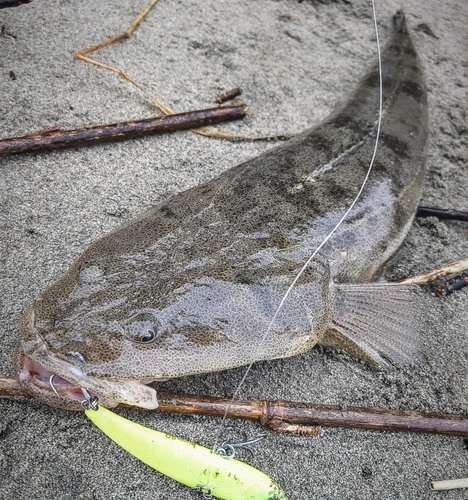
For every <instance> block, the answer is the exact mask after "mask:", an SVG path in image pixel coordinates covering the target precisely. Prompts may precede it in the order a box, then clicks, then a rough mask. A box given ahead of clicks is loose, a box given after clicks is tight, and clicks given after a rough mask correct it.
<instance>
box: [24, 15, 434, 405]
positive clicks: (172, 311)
mask: <svg viewBox="0 0 468 500" xmlns="http://www.w3.org/2000/svg"><path fill="white" fill-rule="evenodd" d="M394 21H395V32H394V35H393V37H392V39H391V40H390V41H389V43H388V44H387V46H386V47H385V49H384V51H383V54H382V72H383V95H384V101H383V121H382V129H381V134H380V138H379V149H378V154H377V157H376V159H375V163H374V166H373V169H372V172H371V176H370V177H369V180H368V181H367V183H366V185H365V188H364V191H363V193H362V196H361V197H360V198H359V200H358V202H357V203H356V205H355V206H354V208H353V210H352V211H351V213H350V215H349V217H348V218H347V219H345V221H344V222H343V224H342V225H341V227H340V228H339V229H338V231H337V232H336V234H335V235H334V237H333V238H332V239H331V240H330V241H329V242H328V243H327V244H326V245H325V246H324V247H323V248H322V249H321V251H320V253H319V255H317V257H316V258H315V259H314V260H313V261H312V263H311V265H310V266H309V267H308V268H307V269H306V270H305V272H304V273H303V274H302V275H301V276H300V278H299V279H298V281H297V283H296V285H295V286H294V287H293V288H292V289H291V291H290V293H289V295H288V296H287V299H286V300H285V303H284V305H283V306H282V307H281V308H280V309H279V310H278V306H279V305H280V303H281V301H282V299H283V298H284V297H285V294H286V292H287V291H288V288H289V287H290V285H291V283H292V282H293V280H294V279H295V278H296V276H297V275H298V273H299V271H300V269H301V268H302V266H303V265H304V262H306V261H307V259H308V258H309V257H310V255H311V254H312V253H313V252H314V250H315V249H316V248H317V247H318V246H319V245H320V243H321V242H322V241H323V240H324V238H325V237H326V236H327V235H328V234H329V232H330V231H331V230H332V229H333V227H334V226H335V225H336V224H337V222H338V221H339V220H340V219H341V217H342V216H343V214H344V213H345V212H346V210H347V209H348V207H349V206H350V205H351V203H352V202H353V200H354V198H355V197H356V195H357V193H358V191H359V189H360V187H361V185H362V184H363V182H364V179H365V177H366V173H367V170H368V168H369V164H370V161H371V157H372V153H373V149H374V142H375V134H376V127H377V122H378V110H379V71H378V66H377V65H375V66H374V67H372V68H371V70H370V71H369V72H368V73H367V75H366V77H365V78H364V79H363V80H362V82H361V83H360V84H359V86H358V87H357V89H356V90H355V91H354V92H353V93H352V95H351V96H350V98H349V99H348V100H347V101H346V103H345V104H344V105H342V106H340V107H339V108H337V109H336V110H335V111H334V112H333V113H332V114H331V115H330V116H329V117H328V118H327V119H325V120H324V121H323V122H322V123H320V124H319V125H318V126H316V127H314V128H312V129H310V130H306V131H305V132H303V133H302V134H300V135H299V136H297V137H295V138H294V139H292V140H290V141H289V142H287V143H285V144H283V145H281V146H278V147H275V148H273V149H271V150H269V151H267V152H266V153H264V154H262V155H260V156H258V157H256V158H254V159H252V160H250V161H247V162H245V163H243V164H241V165H238V166H236V167H234V168H231V169H230V170H228V171H226V172H225V173H223V174H222V175H221V176H219V177H217V178H216V179H213V180H212V181H210V182H208V183H206V184H203V185H200V186H197V187H194V188H192V189H189V190H187V191H184V192H182V193H180V194H177V195H175V196H173V197H171V198H169V199H168V200H165V201H163V202H161V203H159V204H158V205H156V206H155V207H154V208H152V209H150V210H149V211H147V212H145V213H144V214H142V215H141V216H140V217H138V218H137V219H135V220H132V221H130V222H128V223H126V224H124V225H123V226H121V227H120V228H118V229H116V230H115V231H113V232H111V233H109V234H108V235H106V236H104V237H103V238H101V239H100V240H98V241H96V242H95V243H93V244H92V245H91V246H90V247H89V248H88V249H87V250H86V251H85V252H84V253H83V254H82V255H81V257H79V259H78V260H77V261H76V262H75V263H74V264H73V265H72V267H71V268H70V270H69V271H68V273H67V274H65V275H64V276H63V277H62V278H61V279H59V280H58V281H57V282H56V283H55V284H53V285H52V286H51V287H50V288H49V289H47V290H46V291H45V292H44V293H43V294H42V296H41V297H40V298H39V299H38V300H37V301H35V303H34V305H33V306H32V307H31V308H30V309H29V310H28V311H27V312H26V313H25V315H24V317H23V320H22V323H21V328H20V330H21V331H20V340H19V344H18V353H17V370H18V379H19V380H20V382H21V383H22V384H23V385H24V387H25V388H26V389H27V390H28V391H29V392H31V393H33V394H34V396H35V397H37V398H39V399H43V400H44V401H46V402H47V403H49V404H53V405H56V406H61V407H66V408H79V401H80V400H81V399H82V396H81V391H80V389H79V387H84V388H85V389H87V390H88V391H90V392H91V393H93V394H96V395H97V396H98V397H99V398H100V403H101V404H102V405H104V406H113V405H115V404H118V403H120V402H122V403H126V404H133V405H137V406H142V407H149V408H151V407H155V406H156V405H157V400H156V395H155V391H154V389H152V388H151V387H148V386H146V385H145V384H146V383H148V382H150V381H156V380H165V379H169V378H174V377H180V376H187V375H193V374H198V373H205V372H211V371H216V370H224V369H228V368H232V367H237V366H242V365H246V364H249V363H251V362H254V361H258V360H262V359H273V358H280V357H287V356H292V355H294V354H298V353H301V352H305V351H307V350H308V349H310V348H311V347H313V346H314V345H315V344H317V343H321V344H323V345H326V346H330V347H337V348H341V349H345V350H347V351H348V352H350V353H351V354H353V355H355V356H357V357H359V358H362V359H365V360H366V361H368V362H370V363H372V364H375V365H379V366H386V365H387V361H386V359H388V360H390V361H394V362H398V363H408V362H410V361H411V359H412V354H413V351H414V347H415V343H416V337H417V329H418V326H417V314H415V310H417V308H418V304H417V298H415V296H414V294H413V293H412V290H411V289H410V288H409V287H407V286H403V285H391V284H382V283H374V281H375V280H376V279H377V278H378V275H379V272H380V270H381V268H382V266H383V264H384V263H385V262H386V261H387V259H388V258H389V257H390V256H391V255H392V254H393V253H394V251H395V250H396V249H397V248H398V246H399V245H400V243H401V242H402V240H403V238H404V236H405V234H406V232H407V231H408V228H409V226H410V224H411V222H412V219H413V216H414V213H415V209H416V206H417V202H418V200H419V197H420V193H421V188H422V183H423V176H424V164H425V147H426V139H427V96H426V89H425V82H424V75H423V72H422V69H421V64H420V61H419V59H418V56H417V54H416V51H415V48H414V45H413V43H412V41H411V39H410V36H409V33H408V31H407V28H406V24H405V20H404V15H403V14H402V13H401V12H400V13H398V14H397V15H396V16H395V20H394ZM52 374H53V375H55V378H54V379H53V384H54V388H55V390H56V391H57V394H59V396H57V394H55V393H54V392H53V391H52V389H51V386H50V383H49V379H50V376H51V375H52Z"/></svg>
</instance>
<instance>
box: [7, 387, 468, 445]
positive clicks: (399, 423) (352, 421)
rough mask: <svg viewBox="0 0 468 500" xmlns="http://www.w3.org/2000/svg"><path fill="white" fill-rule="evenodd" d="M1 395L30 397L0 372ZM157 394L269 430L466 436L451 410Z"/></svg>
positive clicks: (195, 410)
mask: <svg viewBox="0 0 468 500" xmlns="http://www.w3.org/2000/svg"><path fill="white" fill-rule="evenodd" d="M0 396H7V397H18V396H23V397H26V398H30V397H31V396H30V395H29V394H27V393H25V392H24V391H23V389H22V388H21V387H20V385H19V384H18V383H17V382H16V380H14V379H7V378H0ZM158 400H159V407H158V408H156V409H155V410H152V411H163V412H171V413H184V414H191V415H209V416H213V417H223V416H224V414H225V412H226V409H227V413H226V416H227V417H229V418H243V419H247V420H258V421H259V422H260V423H261V424H262V425H265V426H267V427H269V428H270V429H272V430H274V431H277V432H292V433H295V434H302V435H315V434H317V431H318V429H317V427H316V426H324V427H343V428H347V429H371V430H382V431H402V432H426V433H431V434H445V435H449V436H468V419H467V418H465V417H463V416H458V415H450V414H437V413H420V412H414V411H398V410H384V409H379V408H362V407H355V406H349V407H343V406H339V405H322V404H312V403H297V402H291V401H265V400H258V401H232V400H231V399H229V398H215V397H210V396H197V395H192V394H175V393H172V392H164V391H161V392H158ZM121 407H125V405H121ZM126 407H127V408H133V409H136V410H140V409H141V408H135V407H129V406H126Z"/></svg>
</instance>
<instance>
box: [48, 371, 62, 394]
mask: <svg viewBox="0 0 468 500" xmlns="http://www.w3.org/2000/svg"><path fill="white" fill-rule="evenodd" d="M54 377H55V373H52V375H51V376H50V377H49V385H50V387H52V390H53V391H54V392H55V395H56V396H57V397H58V398H59V397H60V394H59V393H58V392H57V389H56V388H55V385H54Z"/></svg>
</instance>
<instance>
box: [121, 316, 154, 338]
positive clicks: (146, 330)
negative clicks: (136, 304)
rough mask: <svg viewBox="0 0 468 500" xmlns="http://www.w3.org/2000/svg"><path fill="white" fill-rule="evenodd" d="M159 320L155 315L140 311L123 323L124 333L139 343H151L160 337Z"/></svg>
mask: <svg viewBox="0 0 468 500" xmlns="http://www.w3.org/2000/svg"><path fill="white" fill-rule="evenodd" d="M157 326H158V325H157V321H156V319H155V318H154V316H153V315H151V314H148V313H138V314H136V315H134V316H132V317H131V318H130V319H129V320H127V321H126V323H125V324H124V325H123V331H124V334H125V335H126V336H127V337H128V338H129V339H130V340H132V341H133V342H136V343H138V344H149V343H151V342H153V341H154V340H155V339H156V338H157V337H158V328H157Z"/></svg>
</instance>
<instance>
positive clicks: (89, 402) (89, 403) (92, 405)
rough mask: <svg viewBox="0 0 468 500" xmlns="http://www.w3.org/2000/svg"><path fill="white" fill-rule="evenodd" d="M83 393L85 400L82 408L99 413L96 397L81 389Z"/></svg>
mask: <svg viewBox="0 0 468 500" xmlns="http://www.w3.org/2000/svg"><path fill="white" fill-rule="evenodd" d="M80 389H81V392H82V393H83V396H84V397H85V399H84V400H83V401H82V402H81V406H82V407H83V409H84V410H94V411H97V409H98V408H99V407H98V404H97V402H98V398H97V397H96V396H91V394H90V393H89V392H88V391H87V390H86V389H84V388H83V387H80Z"/></svg>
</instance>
